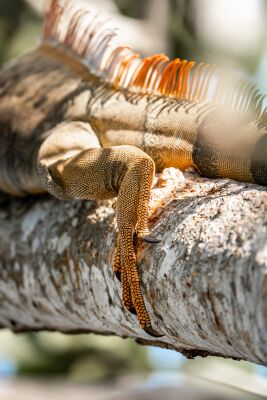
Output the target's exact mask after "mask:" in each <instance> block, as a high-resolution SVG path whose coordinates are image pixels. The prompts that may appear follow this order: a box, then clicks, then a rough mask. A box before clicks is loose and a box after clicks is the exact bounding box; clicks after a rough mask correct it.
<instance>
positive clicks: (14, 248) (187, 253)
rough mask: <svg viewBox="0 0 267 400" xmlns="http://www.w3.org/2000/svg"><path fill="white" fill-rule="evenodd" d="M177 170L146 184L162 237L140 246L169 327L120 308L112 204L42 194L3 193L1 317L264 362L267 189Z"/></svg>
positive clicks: (18, 327) (150, 304)
mask: <svg viewBox="0 0 267 400" xmlns="http://www.w3.org/2000/svg"><path fill="white" fill-rule="evenodd" d="M166 174H167V177H166ZM176 174H177V173H176V172H174V170H172V169H171V170H169V171H168V170H167V171H166V172H165V178H166V179H165V178H164V177H163V178H161V179H160V184H161V186H165V187H164V188H163V189H154V191H153V199H154V203H152V211H153V208H154V211H153V217H152V219H151V226H152V229H153V232H155V233H156V234H157V235H158V236H161V237H162V241H161V243H160V244H158V245H148V244H142V245H141V246H139V250H138V260H139V270H140V278H141V284H142V289H143V292H144V297H145V301H146V304H147V308H148V310H149V313H150V315H151V317H152V323H153V327H154V329H155V330H157V331H158V332H161V333H163V334H165V336H163V337H162V338H159V339H154V338H152V337H150V336H148V335H147V334H146V333H144V332H143V331H142V330H141V329H140V328H139V326H138V322H137V319H136V317H135V316H133V315H131V314H129V313H128V312H127V311H125V309H124V308H123V307H122V305H121V300H120V294H121V286H120V283H119V282H118V281H117V280H116V279H115V278H114V275H113V271H112V259H113V255H114V249H115V239H116V234H115V218H114V215H115V212H114V208H112V207H111V206H110V203H107V202H105V203H102V204H98V206H96V204H95V203H92V202H80V201H69V202H60V201H58V200H55V199H52V198H51V197H50V196H49V195H45V196H42V197H40V198H38V199H32V198H29V199H26V200H25V199H11V198H8V197H5V196H4V195H3V196H2V197H1V203H0V204H1V208H0V299H1V307H0V325H1V326H3V327H8V328H10V329H13V330H14V331H23V330H40V329H51V330H58V331H62V332H98V333H101V334H115V335H119V336H124V337H132V338H135V339H137V340H138V341H139V342H141V343H147V344H157V345H159V346H163V347H167V348H173V349H177V350H178V351H182V352H184V353H185V354H186V355H188V356H195V355H208V354H214V355H222V356H225V357H237V358H242V359H245V360H249V361H252V362H255V363H259V364H264V365H267V212H266V211H267V191H266V190H265V189H264V188H262V187H259V186H256V185H249V184H244V183H236V182H233V181H227V180H217V181H212V180H207V179H201V178H198V177H196V176H194V175H190V174H189V175H188V177H187V179H186V181H183V179H177V177H176ZM166 203H168V204H166ZM155 208H156V209H157V211H155ZM88 222H89V223H88Z"/></svg>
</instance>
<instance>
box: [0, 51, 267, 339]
mask: <svg viewBox="0 0 267 400" xmlns="http://www.w3.org/2000/svg"><path fill="white" fill-rule="evenodd" d="M214 132H217V133H219V135H217V136H216V137H215V136H214ZM233 133H235V136H234V137H235V139H234V141H233V140H232V139H231V138H232V137H233ZM225 135H226V136H227V135H228V136H229V138H230V139H231V140H232V141H231V140H229V142H227V141H226V143H225V141H224V137H225ZM265 140H266V128H265V127H264V124H262V125H260V124H259V122H258V121H256V120H255V121H252V122H251V120H248V119H247V117H246V116H243V115H237V114H234V113H233V112H231V111H230V110H227V109H223V108H222V109H220V108H218V107H217V106H215V105H212V104H211V103H204V102H202V103H201V102H200V103H196V102H194V101H186V100H180V101H179V100H177V99H173V98H170V97H159V96H157V95H149V96H148V95H144V94H141V93H132V92H131V91H127V90H115V89H114V88H113V87H112V86H110V85H108V84H107V83H104V82H102V81H101V80H100V79H99V78H97V77H96V76H94V75H93V74H90V73H89V72H88V70H87V69H86V68H85V67H83V66H82V65H81V64H80V63H79V62H78V61H75V59H74V58H73V57H72V56H70V55H67V54H66V53H65V52H63V51H61V50H56V49H53V48H50V47H49V46H41V47H40V48H39V49H38V50H36V51H34V52H32V53H29V54H27V55H25V56H23V57H22V58H20V59H18V60H16V61H14V62H13V63H11V64H9V65H6V66H4V67H3V68H2V70H1V72H0V189H1V190H3V191H5V192H7V193H10V194H12V195H21V196H22V195H26V194H35V193H41V192H43V191H48V192H49V193H51V194H52V195H54V196H56V197H58V198H60V199H63V200H64V199H70V198H76V199H108V198H113V197H115V196H118V200H117V209H116V215H117V223H118V231H119V235H118V245H117V252H116V256H115V260H114V271H115V273H116V274H117V275H121V280H122V285H123V290H122V300H123V304H124V305H125V307H126V308H127V309H128V310H130V311H132V312H135V311H136V313H137V316H138V320H139V323H140V326H141V327H142V328H143V329H145V330H146V331H147V332H148V333H149V334H151V335H155V336H157V333H156V332H155V331H154V330H153V329H152V327H151V322H150V318H149V315H148V313H147V311H146V307H145V304H144V300H143V296H142V293H141V290H140V283H139V277H138V271H137V265H136V255H135V251H134V244H133V237H134V235H135V234H137V235H138V236H139V237H141V238H142V239H143V240H147V241H148V242H156V240H155V239H153V237H150V234H149V229H148V212H147V209H148V202H149V197H150V189H151V185H152V180H153V176H154V172H155V170H157V171H161V170H162V169H163V168H166V167H170V166H172V167H176V168H179V169H181V170H184V169H186V168H188V167H190V166H195V167H196V168H197V169H198V170H199V172H200V173H202V174H203V175H206V176H208V177H209V176H210V177H228V178H233V179H238V180H243V181H250V182H255V181H256V182H257V181H258V182H259V183H262V184H266V183H267V178H266V177H267V173H266V168H267V165H266V161H265V159H264V164H261V166H262V169H261V174H260V175H257V173H255V168H254V164H253V162H252V161H253V157H254V150H255V148H256V146H257V143H259V142H260V141H263V142H264V141H265ZM235 141H236V143H237V144H238V150H237V149H236V148H235V150H234V152H233V151H232V150H231V148H232V147H233V144H234V143H235ZM229 143H230V145H231V146H230V145H229ZM261 143H262V142H261ZM237 155H238V157H237ZM266 159H267V158H266ZM251 160H252V161H251ZM261 160H262V159H261ZM261 162H262V161H261ZM258 178H259V179H258Z"/></svg>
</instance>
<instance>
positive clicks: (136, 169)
mask: <svg viewBox="0 0 267 400" xmlns="http://www.w3.org/2000/svg"><path fill="white" fill-rule="evenodd" d="M143 154H144V153H143ZM143 154H142V155H141V157H140V154H138V157H135V159H134V162H133V163H132V165H131V167H130V168H129V169H128V171H127V172H126V173H125V176H124V179H123V181H122V183H121V186H120V191H119V195H118V199H117V204H116V214H117V223H118V230H119V236H118V243H117V252H116V255H115V259H114V272H115V274H116V276H117V277H118V278H120V277H121V282H122V303H123V304H124V306H125V307H126V309H127V310H128V311H130V312H131V313H136V314H137V318H138V321H139V324H140V326H141V328H142V329H144V330H145V331H146V332H147V333H148V334H149V335H151V336H155V337H159V336H161V335H159V334H158V333H157V332H155V331H154V330H153V329H152V326H151V320H150V316H149V314H148V312H147V309H146V306H145V302H144V298H143V294H142V291H141V287H140V281H139V275H138V268H137V263H136V253H135V243H136V239H137V238H140V239H141V240H144V241H147V242H149V243H158V242H159V239H157V238H153V237H152V236H150V232H149V229H148V203H149V199H150V190H151V186H152V182H153V176H154V162H153V161H152V159H151V158H150V157H149V156H147V155H143Z"/></svg>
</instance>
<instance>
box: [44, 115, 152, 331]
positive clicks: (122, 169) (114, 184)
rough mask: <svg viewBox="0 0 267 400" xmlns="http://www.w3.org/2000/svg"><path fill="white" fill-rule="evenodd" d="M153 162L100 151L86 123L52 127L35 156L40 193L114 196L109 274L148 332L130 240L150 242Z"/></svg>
mask: <svg viewBox="0 0 267 400" xmlns="http://www.w3.org/2000/svg"><path fill="white" fill-rule="evenodd" d="M154 170H155V166H154V162H153V160H152V159H151V158H150V157H149V156H148V155H147V154H146V153H144V152H142V151H141V150H139V149H138V148H136V147H133V146H116V147H111V148H101V147H100V145H99V142H98V139H97V138H96V136H95V134H94V133H93V131H92V129H91V128H90V125H89V124H85V123H78V122H72V123H68V124H61V125H59V126H57V127H56V128H54V130H53V131H52V132H51V133H50V135H49V136H48V138H47V139H46V140H45V142H44V143H43V145H42V146H41V148H40V151H39V157H38V171H39V174H40V177H41V181H42V184H43V186H44V187H45V189H46V190H47V191H48V192H50V193H51V194H53V195H54V196H56V197H58V198H60V199H91V200H100V199H109V198H113V197H115V196H118V199H117V206H116V216H117V224H118V230H119V237H118V247H117V254H116V256H115V260H114V269H115V270H116V269H117V272H120V271H121V275H122V284H123V296H122V298H123V303H124V305H125V306H126V307H127V309H128V310H130V311H133V308H134V309H135V311H136V313H137V317H138V320H139V323H140V326H141V327H142V328H143V329H144V330H145V331H146V332H148V333H149V334H150V335H154V336H159V335H158V334H157V333H156V332H155V331H154V330H153V329H152V327H151V321H150V317H149V315H148V312H147V310H146V307H145V303H144V299H143V295H142V292H141V288H140V283H139V277H138V271H137V264H136V255H135V251H134V244H133V236H134V234H135V233H137V235H139V236H140V237H141V238H143V240H146V237H147V239H148V241H151V240H152V239H151V238H150V237H149V231H148V212H147V208H148V202H149V198H150V189H151V186H152V181H153V176H154Z"/></svg>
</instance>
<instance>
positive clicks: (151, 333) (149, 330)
mask: <svg viewBox="0 0 267 400" xmlns="http://www.w3.org/2000/svg"><path fill="white" fill-rule="evenodd" d="M144 331H145V332H146V333H148V334H149V335H150V336H153V337H156V338H160V337H163V336H164V335H162V334H161V333H158V332H156V331H154V329H153V328H152V327H151V326H147V327H146V328H144Z"/></svg>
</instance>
